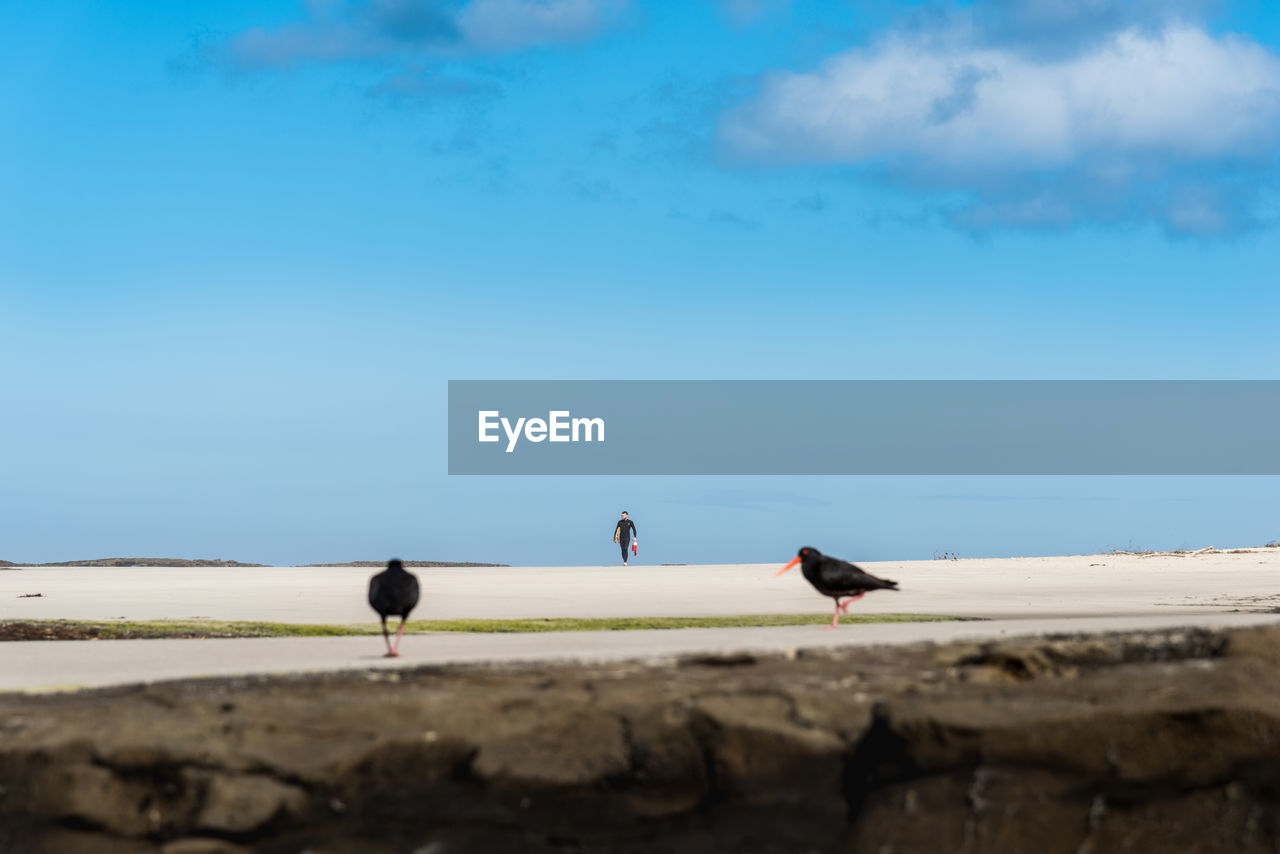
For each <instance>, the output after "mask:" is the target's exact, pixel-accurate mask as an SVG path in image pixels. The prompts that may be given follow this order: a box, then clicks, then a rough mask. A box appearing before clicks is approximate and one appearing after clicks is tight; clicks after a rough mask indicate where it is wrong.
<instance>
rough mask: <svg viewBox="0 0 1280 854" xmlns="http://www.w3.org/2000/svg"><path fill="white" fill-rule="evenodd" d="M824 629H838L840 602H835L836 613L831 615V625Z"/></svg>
mask: <svg viewBox="0 0 1280 854" xmlns="http://www.w3.org/2000/svg"><path fill="white" fill-rule="evenodd" d="M826 628H828V629H838V628H840V600H839V599H837V600H836V612H835V613H834V614H832V615H831V625H829V626H827V627H826Z"/></svg>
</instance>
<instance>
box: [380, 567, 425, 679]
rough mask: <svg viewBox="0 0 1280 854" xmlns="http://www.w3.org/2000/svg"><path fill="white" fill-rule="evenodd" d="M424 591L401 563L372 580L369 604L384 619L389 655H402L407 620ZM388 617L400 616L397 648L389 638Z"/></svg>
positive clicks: (383, 625)
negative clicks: (401, 638) (402, 641)
mask: <svg viewBox="0 0 1280 854" xmlns="http://www.w3.org/2000/svg"><path fill="white" fill-rule="evenodd" d="M420 595H421V591H420V589H419V587H418V577H417V576H416V575H414V574H413V573H411V572H408V571H406V570H405V568H404V564H403V563H401V562H400V561H399V560H392V561H390V562H388V563H387V568H386V569H385V570H383V571H382V572H379V573H378V574H377V575H375V576H374V577H373V578H370V579H369V604H370V605H372V606H373V610H375V611H377V612H378V616H379V617H381V618H382V637H383V639H384V640H385V641H386V642H387V655H388V656H392V657H394V656H396V655H399V654H400V637H401V635H402V634H403V633H404V623H405V620H408V619H409V612H411V611H412V610H413V609H414V608H416V607H417V605H418V597H419V596H420ZM387 617H399V618H400V629H399V631H397V632H396V645H395V647H392V646H391V639H390V638H389V637H388V636H387Z"/></svg>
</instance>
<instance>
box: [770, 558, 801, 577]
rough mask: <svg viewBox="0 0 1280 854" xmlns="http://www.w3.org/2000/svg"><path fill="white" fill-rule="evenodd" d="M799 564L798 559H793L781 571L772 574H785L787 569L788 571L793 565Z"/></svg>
mask: <svg viewBox="0 0 1280 854" xmlns="http://www.w3.org/2000/svg"><path fill="white" fill-rule="evenodd" d="M799 562H800V558H798V557H793V558H792V559H791V563H789V564H787V565H786V566H784V567H783V568H782V569H780V570H778V571H777V572H775V573H774V575H782V573H784V572H786V571H787V570H788V569H790V568H791V567H793V566H795V565H796V564H798V563H799Z"/></svg>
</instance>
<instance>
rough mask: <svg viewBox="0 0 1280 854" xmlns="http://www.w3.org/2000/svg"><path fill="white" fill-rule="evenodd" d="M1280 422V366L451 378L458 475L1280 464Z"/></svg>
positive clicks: (1155, 470)
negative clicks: (1276, 375) (991, 373)
mask: <svg viewBox="0 0 1280 854" xmlns="http://www.w3.org/2000/svg"><path fill="white" fill-rule="evenodd" d="M522 419H523V420H522ZM1278 424H1280V381H1275V380H1265V381H1261V380H1240V381H1234V380H1231V381H1219V380H1213V381H1181V380H1179V381H1146V380H1141V381H1139V380H1134V381H1128V380H1125V381H1093V380H1089V381H1083V380H1081V381H1076V380H1053V381H1040V380H1036V381H1005V380H990V381H988V380H979V381H933V380H913V381H874V380H868V381H864V380H848V381H843V380H842V381H825V380H822V381H800V380H760V381H756V380H743V381H734V380H686V381H665V380H645V381H630V380H628V381H621V380H619V381H596V380H550V381H543V380H538V381H524V380H519V381H505V380H501V381H499V380H452V381H450V382H449V473H450V474H756V475H761V474H1280V432H1278V431H1277V429H1276V428H1277V425H1278ZM482 437H483V439H482Z"/></svg>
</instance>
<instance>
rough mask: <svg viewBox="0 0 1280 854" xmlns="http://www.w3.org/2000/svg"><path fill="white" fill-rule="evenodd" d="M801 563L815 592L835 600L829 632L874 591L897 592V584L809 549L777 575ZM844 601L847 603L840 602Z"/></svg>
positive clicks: (797, 556) (798, 555) (797, 554)
mask: <svg viewBox="0 0 1280 854" xmlns="http://www.w3.org/2000/svg"><path fill="white" fill-rule="evenodd" d="M797 563H798V564H800V571H801V572H803V573H804V577H805V579H806V580H807V581H808V582H809V583H810V584H812V585H813V587H814V589H815V590H817V591H818V592H819V593H821V594H822V595H823V596H830V597H831V598H832V599H834V600H835V603H836V612H835V614H834V615H833V616H832V618H831V625H829V626H827V628H828V629H834V628H836V627H837V626H839V625H840V615H841V614H847V613H849V606H850V605H852V604H853V603H854V602H856V601H857V600H859V599H861V598H862V597H863V596H866V595H867V594H868V593H870V592H871V591H872V590H897V589H898V582H896V581H890V580H888V579H887V578H876V577H875V576H874V575H872V574H871V573H869V572H864V571H863V570H862V569H860V568H859V567H857V566H855V565H854V564H851V563H849V562H848V561H844V560H840V559H838V558H834V557H828V556H827V555H824V554H823V553H822V552H820V551H818V550H817V549H815V548H812V547H810V546H805V547H804V548H802V549H800V551H799V552H797V553H796V556H795V557H793V558H792V559H791V562H790V563H788V564H787V565H786V566H784V567H783V568H782V569H780V570H778V571H777V572H775V573H774V575H782V573H784V572H786V571H787V570H788V569H790V568H791V567H793V566H795V565H796V564H797ZM841 599H844V600H845V601H844V602H841V601H840V600H841Z"/></svg>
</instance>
